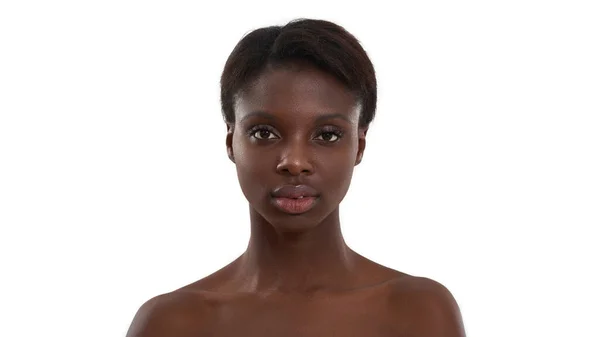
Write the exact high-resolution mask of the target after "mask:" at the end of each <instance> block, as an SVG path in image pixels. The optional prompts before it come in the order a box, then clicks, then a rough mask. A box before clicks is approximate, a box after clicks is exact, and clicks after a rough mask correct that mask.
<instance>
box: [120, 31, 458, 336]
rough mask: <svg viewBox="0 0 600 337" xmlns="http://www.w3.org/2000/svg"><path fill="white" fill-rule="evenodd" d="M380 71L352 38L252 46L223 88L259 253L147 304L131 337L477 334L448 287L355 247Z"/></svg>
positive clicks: (237, 58) (298, 34)
mask: <svg viewBox="0 0 600 337" xmlns="http://www.w3.org/2000/svg"><path fill="white" fill-rule="evenodd" d="M376 98H377V91H376V79H375V71H374V69H373V65H372V64H371V61H370V60H369V58H368V56H367V54H366V53H365V51H364V50H363V49H362V47H361V46H360V44H359V42H358V41H357V40H356V39H355V38H354V36H352V35H351V34H349V33H348V32H347V31H346V30H344V29H343V28H342V27H340V26H338V25H336V24H334V23H331V22H328V21H322V20H296V21H292V22H290V23H288V24H287V25H285V26H283V27H267V28H262V29H258V30H255V31H253V32H251V33H249V34H248V35H246V36H245V37H244V38H243V39H242V40H241V41H240V42H239V43H238V45H237V46H236V47H235V49H234V50H233V52H232V53H231V55H230V57H229V59H228V60H227V63H226V65H225V69H224V71H223V74H222V78H221V103H222V110H223V114H224V119H225V122H226V125H227V136H226V145H227V153H228V156H229V158H230V159H231V161H232V162H233V163H235V165H236V168H237V174H238V179H239V182H240V186H241V188H242V191H243V193H244V195H245V196H246V198H247V199H248V202H249V205H250V225H251V237H250V242H249V244H248V247H247V250H246V251H245V253H244V254H242V255H241V256H240V257H239V258H237V259H236V260H235V261H233V262H231V263H230V264H229V265H227V266H225V267H224V268H222V269H220V270H219V271H217V272H215V273H214V274H212V275H210V276H208V277H206V278H204V279H202V280H200V281H197V282H195V283H192V284H190V285H188V286H185V287H183V288H181V289H178V290H176V291H173V292H171V293H168V294H163V295H160V296H157V297H155V298H153V299H151V300H149V301H148V302H146V303H145V304H144V305H143V306H142V307H141V308H140V309H139V311H138V313H137V314H136V316H135V318H134V321H133V323H132V324H131V327H130V328H129V332H128V336H129V337H167V336H172V337H178V336H182V337H183V336H190V337H191V336H228V337H229V336H231V337H254V336H256V337H258V336H261V337H266V336H287V337H296V336H345V337H350V336H361V337H363V336H377V337H386V336H416V337H421V336H422V337H426V336H427V337H429V336H432V337H433V336H435V337H440V336H448V337H451V336H452V337H454V336H464V331H463V330H464V329H463V326H462V321H461V317H460V313H459V309H458V307H457V305H456V302H455V300H454V299H453V297H452V295H451V294H450V293H449V292H448V290H447V289H446V288H444V287H443V286H442V285H440V284H439V283H437V282H435V281H432V280H430V279H426V278H419V277H414V276H410V275H407V274H404V273H401V272H398V271H395V270H393V269H390V268H387V267H384V266H382V265H379V264H377V263H375V262H373V261H370V260H368V259H366V258H365V257H363V256H361V255H360V254H358V253H356V252H355V251H353V250H352V249H350V248H349V247H348V246H347V245H346V243H345V241H344V239H343V236H342V232H341V230H340V220H339V204H340V202H341V201H342V199H343V198H344V196H345V194H346V192H347V191H348V188H349V186H350V181H351V178H352V173H353V169H354V166H356V165H357V164H359V163H360V161H361V159H362V156H363V152H364V150H365V139H366V135H367V130H368V127H369V123H370V122H371V121H372V120H373V116H374V113H375V107H376Z"/></svg>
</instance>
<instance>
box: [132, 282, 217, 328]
mask: <svg viewBox="0 0 600 337" xmlns="http://www.w3.org/2000/svg"><path fill="white" fill-rule="evenodd" d="M212 315H214V303H212V301H211V300H210V299H209V298H207V297H206V296H204V295H203V294H202V293H201V292H193V291H185V290H176V291H173V292H170V293H166V294H162V295H159V296H156V297H154V298H152V299H150V300H148V301H146V302H145V303H144V304H143V305H142V306H141V307H140V308H139V310H138V311H137V313H136V314H135V317H134V318H133V321H132V323H131V325H130V327H129V330H128V332H127V337H167V336H168V337H186V336H202V335H204V334H205V333H206V332H207V331H208V329H209V322H210V321H211V316H212Z"/></svg>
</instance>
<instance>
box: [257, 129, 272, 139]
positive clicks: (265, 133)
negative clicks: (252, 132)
mask: <svg viewBox="0 0 600 337" xmlns="http://www.w3.org/2000/svg"><path fill="white" fill-rule="evenodd" d="M259 134H260V138H269V134H271V132H269V131H268V130H261V131H260V133H259Z"/></svg>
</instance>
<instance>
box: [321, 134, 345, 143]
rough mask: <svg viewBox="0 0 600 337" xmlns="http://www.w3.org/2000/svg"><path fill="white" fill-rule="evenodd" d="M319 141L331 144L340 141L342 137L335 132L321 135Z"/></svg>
mask: <svg viewBox="0 0 600 337" xmlns="http://www.w3.org/2000/svg"><path fill="white" fill-rule="evenodd" d="M317 139H319V140H323V141H326V142H329V143H333V142H335V141H337V140H339V139H340V137H339V136H338V135H336V134H335V133H334V132H323V133H322V134H320V135H319V136H318V137H317Z"/></svg>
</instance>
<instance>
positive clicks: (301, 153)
mask: <svg viewBox="0 0 600 337" xmlns="http://www.w3.org/2000/svg"><path fill="white" fill-rule="evenodd" d="M313 170H314V167H313V164H312V160H311V158H310V150H309V149H308V148H307V146H306V145H304V144H300V142H293V143H290V144H287V145H286V146H285V148H284V149H283V152H282V156H281V160H280V161H279V163H278V164H277V172H278V173H279V174H286V175H292V176H298V175H301V174H306V175H310V174H312V173H313Z"/></svg>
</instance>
